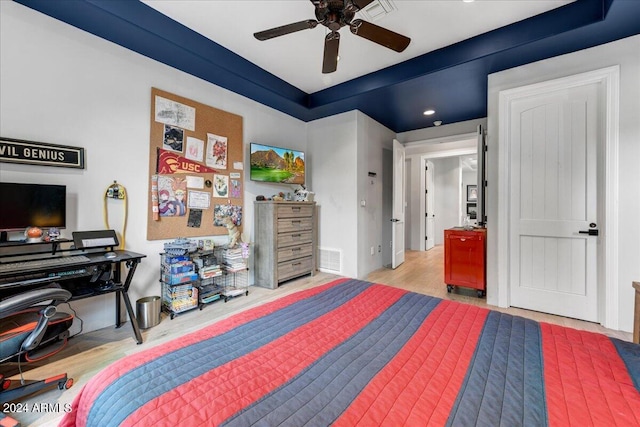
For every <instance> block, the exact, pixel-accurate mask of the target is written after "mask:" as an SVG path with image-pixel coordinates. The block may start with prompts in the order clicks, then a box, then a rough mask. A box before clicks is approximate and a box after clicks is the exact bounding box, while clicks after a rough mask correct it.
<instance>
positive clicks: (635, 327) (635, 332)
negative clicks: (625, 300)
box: [632, 282, 640, 344]
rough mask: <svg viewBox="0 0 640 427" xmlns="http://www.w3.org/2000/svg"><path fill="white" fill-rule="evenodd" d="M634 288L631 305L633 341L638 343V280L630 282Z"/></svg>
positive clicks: (639, 342)
mask: <svg viewBox="0 0 640 427" xmlns="http://www.w3.org/2000/svg"><path fill="white" fill-rule="evenodd" d="M632 286H633V289H635V290H636V301H635V305H634V306H633V342H634V343H636V344H640V282H633V283H632Z"/></svg>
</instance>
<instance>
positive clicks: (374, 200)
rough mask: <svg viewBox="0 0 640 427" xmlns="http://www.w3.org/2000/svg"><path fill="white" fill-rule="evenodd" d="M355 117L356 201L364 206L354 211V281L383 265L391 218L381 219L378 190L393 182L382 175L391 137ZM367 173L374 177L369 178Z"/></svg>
mask: <svg viewBox="0 0 640 427" xmlns="http://www.w3.org/2000/svg"><path fill="white" fill-rule="evenodd" d="M357 117H358V171H357V173H358V200H359V201H360V202H362V201H364V202H365V206H362V203H360V204H359V208H358V218H357V222H358V223H357V225H358V254H359V255H358V275H357V277H359V278H361V279H364V278H366V277H367V275H368V274H369V273H370V272H372V271H374V270H377V269H378V268H381V267H382V266H383V265H384V254H383V252H382V247H383V245H384V244H385V243H384V242H383V240H382V239H383V235H384V234H385V233H383V229H386V228H388V229H389V230H391V221H390V219H391V218H390V217H388V218H385V217H384V216H383V194H382V189H383V184H384V182H385V181H393V177H392V176H389V175H385V170H384V168H383V160H384V159H383V156H384V152H385V149H386V150H392V148H393V138H394V137H395V133H394V132H392V131H391V130H389V129H387V128H386V127H384V126H382V125H381V124H380V123H378V122H376V121H375V120H373V119H371V118H370V117H368V116H367V115H365V114H363V113H361V112H360V111H358V112H357ZM387 154H388V152H387ZM369 172H373V173H375V174H376V176H375V177H370V176H369ZM386 244H387V245H388V244H389V242H386ZM371 248H373V255H372V254H371Z"/></svg>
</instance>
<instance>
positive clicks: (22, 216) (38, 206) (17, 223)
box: [0, 182, 67, 231]
mask: <svg viewBox="0 0 640 427" xmlns="http://www.w3.org/2000/svg"><path fill="white" fill-rule="evenodd" d="M0 200H2V213H1V214H0V230H7V231H11V230H22V229H25V228H27V227H40V228H51V227H58V228H64V227H65V226H66V218H67V187H66V186H64V185H50V184H18V183H13V182H0Z"/></svg>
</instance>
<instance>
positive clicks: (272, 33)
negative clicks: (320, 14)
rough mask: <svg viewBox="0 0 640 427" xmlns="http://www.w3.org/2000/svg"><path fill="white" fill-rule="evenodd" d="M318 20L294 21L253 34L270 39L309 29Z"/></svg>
mask: <svg viewBox="0 0 640 427" xmlns="http://www.w3.org/2000/svg"><path fill="white" fill-rule="evenodd" d="M316 25H318V21H315V20H313V19H308V20H306V21H300V22H294V23H293V24H287V25H283V26H281V27H275V28H271V29H269V30H264V31H259V32H257V33H254V34H253V36H254V37H255V38H257V39H258V40H268V39H272V38H274V37H279V36H284V35H285V34H291V33H295V32H296V31H301V30H308V29H311V28H315V27H316Z"/></svg>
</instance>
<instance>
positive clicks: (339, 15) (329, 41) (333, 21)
mask: <svg viewBox="0 0 640 427" xmlns="http://www.w3.org/2000/svg"><path fill="white" fill-rule="evenodd" d="M372 1H373V0H311V3H313V5H314V7H315V9H316V11H315V12H316V19H315V20H314V19H309V20H306V21H300V22H294V23H292V24H287V25H283V26H281V27H275V28H271V29H269V30H264V31H259V32H257V33H254V34H253V35H254V37H255V38H257V39H258V40H268V39H272V38H274V37H279V36H284V35H285V34H290V33H295V32H296V31H301V30H307V29H311V28H315V27H316V26H317V25H318V24H321V25H324V26H325V27H327V28H328V29H329V30H331V32H329V33H328V34H327V35H326V37H325V41H324V58H323V61H322V72H323V73H325V74H327V73H333V72H334V71H336V69H337V68H338V47H339V45H340V33H339V32H338V30H340V28H342V27H345V26H349V29H350V30H351V32H352V33H353V34H355V35H356V36H360V37H363V38H365V39H367V40H370V41H372V42H374V43H377V44H379V45H382V46H384V47H386V48H389V49H392V50H395V51H396V52H402V51H403V50H405V49H406V48H407V46H408V45H409V43H410V42H411V39H410V38H408V37H405V36H403V35H402V34H398V33H395V32H393V31H391V30H387V29H386V28H382V27H380V26H378V25H375V24H371V23H369V22H366V21H363V20H362V19H353V18H354V15H355V14H356V12H358V11H359V10H360V9H362V8H364V7H366V6H367V5H368V4H369V3H371V2H372Z"/></svg>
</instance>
